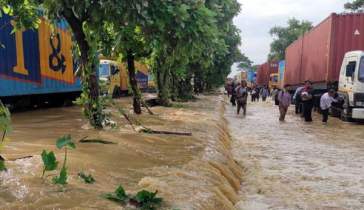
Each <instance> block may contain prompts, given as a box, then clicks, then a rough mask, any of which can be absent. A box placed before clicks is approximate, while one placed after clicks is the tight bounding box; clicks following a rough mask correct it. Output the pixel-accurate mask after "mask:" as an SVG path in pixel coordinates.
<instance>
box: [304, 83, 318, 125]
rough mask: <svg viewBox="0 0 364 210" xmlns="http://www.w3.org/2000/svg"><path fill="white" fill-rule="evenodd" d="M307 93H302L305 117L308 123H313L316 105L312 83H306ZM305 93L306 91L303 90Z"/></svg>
mask: <svg viewBox="0 0 364 210" xmlns="http://www.w3.org/2000/svg"><path fill="white" fill-rule="evenodd" d="M306 88H307V92H302V93H301V97H302V102H303V116H304V117H305V121H306V122H312V121H313V120H312V108H313V104H314V101H315V100H314V94H315V92H314V90H313V88H312V82H311V81H307V82H306ZM303 91H304V90H303Z"/></svg>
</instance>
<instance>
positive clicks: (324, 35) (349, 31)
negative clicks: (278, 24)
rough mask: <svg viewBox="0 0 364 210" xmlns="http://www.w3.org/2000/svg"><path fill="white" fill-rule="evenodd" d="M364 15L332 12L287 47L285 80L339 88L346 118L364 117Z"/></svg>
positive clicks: (317, 90)
mask: <svg viewBox="0 0 364 210" xmlns="http://www.w3.org/2000/svg"><path fill="white" fill-rule="evenodd" d="M363 22H364V14H363V13H361V14H331V15H330V16H329V17H328V18H327V19H325V20H324V21H323V22H321V23H320V24H319V25H317V26H316V27H315V28H313V29H312V30H311V31H309V32H308V33H307V34H305V35H304V36H303V37H302V38H300V39H299V40H297V41H296V42H295V43H293V44H292V45H290V46H289V47H288V48H287V49H286V69H285V73H284V80H285V83H289V84H292V85H294V87H298V86H301V85H303V84H304V82H305V81H306V80H310V81H312V82H313V87H314V89H315V93H317V94H319V93H323V92H325V91H327V90H328V89H330V88H333V89H336V90H338V95H339V100H340V102H341V103H342V105H343V108H344V109H343V112H342V115H341V116H342V118H343V119H345V120H351V119H364V104H363V103H364V83H363V82H364V80H363V79H364V78H363V76H364V74H363V72H364V63H363V62H364V61H363V60H364V59H363V56H364V53H363V50H364V24H363Z"/></svg>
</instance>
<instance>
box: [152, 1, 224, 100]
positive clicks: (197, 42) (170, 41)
mask: <svg viewBox="0 0 364 210" xmlns="http://www.w3.org/2000/svg"><path fill="white" fill-rule="evenodd" d="M153 3H154V5H153V6H151V7H152V8H154V12H153V15H151V17H152V18H151V19H152V21H153V22H155V23H157V26H158V25H159V28H158V29H159V30H160V31H159V32H157V33H155V31H154V32H153V31H149V33H148V36H147V40H150V41H149V43H152V44H153V46H152V48H153V52H154V55H153V62H152V64H153V68H152V69H153V73H154V78H155V79H156V84H157V93H158V102H159V103H160V104H162V105H168V104H169V100H168V99H169V91H168V89H169V87H170V86H169V85H170V81H171V80H170V77H171V76H172V81H175V82H178V83H179V84H181V83H186V84H187V83H188V84H190V78H191V76H192V75H191V74H187V73H186V68H187V66H186V65H187V64H188V63H191V62H194V61H197V60H198V61H199V62H201V63H203V64H204V65H209V64H210V63H211V62H212V60H211V54H213V53H214V52H215V51H218V50H226V46H225V43H224V42H223V40H219V39H218V38H219V37H218V28H217V25H216V21H217V20H216V16H217V13H216V12H215V11H212V10H210V9H208V8H207V7H205V5H204V4H202V3H201V1H200V0H178V1H168V0H163V1H153ZM159 10H161V12H158V11H159ZM161 29H162V30H161ZM151 32H153V33H151ZM186 76H188V77H189V78H185V77H186ZM185 81H188V82H185Z"/></svg>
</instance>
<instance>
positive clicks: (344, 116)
mask: <svg viewBox="0 0 364 210" xmlns="http://www.w3.org/2000/svg"><path fill="white" fill-rule="evenodd" d="M350 112H351V110H350V106H349V104H348V102H345V104H344V105H343V109H342V110H341V114H340V116H341V120H342V121H344V122H354V119H353V118H351V117H349V116H350V115H351V113H350Z"/></svg>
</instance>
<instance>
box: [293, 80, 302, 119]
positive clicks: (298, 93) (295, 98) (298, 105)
mask: <svg viewBox="0 0 364 210" xmlns="http://www.w3.org/2000/svg"><path fill="white" fill-rule="evenodd" d="M303 89H304V88H303V87H299V88H297V90H296V92H295V94H294V95H293V101H294V103H295V108H296V114H302V98H301V92H302V90H303Z"/></svg>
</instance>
